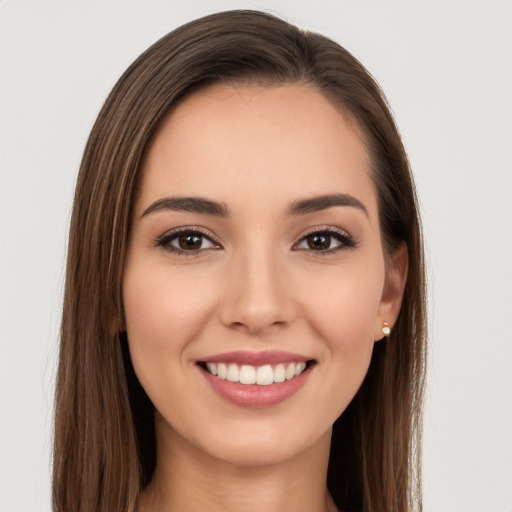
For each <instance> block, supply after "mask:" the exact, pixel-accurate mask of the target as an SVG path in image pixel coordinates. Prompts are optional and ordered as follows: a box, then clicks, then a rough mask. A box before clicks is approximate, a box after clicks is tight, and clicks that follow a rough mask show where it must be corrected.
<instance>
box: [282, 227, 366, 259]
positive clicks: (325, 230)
mask: <svg viewBox="0 0 512 512" xmlns="http://www.w3.org/2000/svg"><path fill="white" fill-rule="evenodd" d="M315 234H325V235H328V236H331V237H333V238H335V239H336V240H338V242H340V244H339V245H338V246H337V247H333V248H332V249H326V250H324V251H315V250H313V249H306V248H304V249H301V248H297V246H298V245H299V244H300V243H301V242H303V241H304V240H305V239H306V238H307V237H308V236H311V235H315ZM357 243H358V242H357V240H355V239H354V237H353V236H352V235H351V234H350V233H349V232H348V231H346V230H345V229H342V228H339V227H336V226H329V225H321V226H312V227H310V228H308V229H307V230H306V231H304V232H303V233H302V234H301V235H300V237H299V239H298V241H297V242H296V243H295V244H294V245H293V248H292V249H293V250H296V251H306V252H311V253H316V255H322V254H330V253H334V252H337V251H342V250H347V249H353V248H354V247H356V246H357Z"/></svg>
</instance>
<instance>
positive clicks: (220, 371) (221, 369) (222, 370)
mask: <svg viewBox="0 0 512 512" xmlns="http://www.w3.org/2000/svg"><path fill="white" fill-rule="evenodd" d="M227 372H228V371H227V368H226V365H225V364H224V363H219V364H218V365H217V375H218V376H219V378H221V379H225V378H226V374H227Z"/></svg>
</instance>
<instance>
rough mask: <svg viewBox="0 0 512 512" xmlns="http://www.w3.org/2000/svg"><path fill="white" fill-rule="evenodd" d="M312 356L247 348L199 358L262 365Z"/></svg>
mask: <svg viewBox="0 0 512 512" xmlns="http://www.w3.org/2000/svg"><path fill="white" fill-rule="evenodd" d="M311 359H312V358H311V357H307V356H303V355H300V354H294V353H292V352H285V351H283V350H265V351H262V352H251V351H248V350H234V351H231V352H223V353H221V354H215V355H212V356H208V357H205V358H204V359H200V360H199V362H203V363H237V364H247V365H250V366H263V365H266V364H279V363H300V362H303V361H304V362H306V361H310V360H311Z"/></svg>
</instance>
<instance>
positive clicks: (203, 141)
mask: <svg viewBox="0 0 512 512" xmlns="http://www.w3.org/2000/svg"><path fill="white" fill-rule="evenodd" d="M141 170H142V173H143V175H142V187H141V191H140V192H141V195H140V199H141V201H142V204H139V205H138V207H137V210H140V209H143V208H144V204H146V206H147V203H148V202H150V201H152V200H153V201H154V200H155V199H158V198H159V197H164V196H166V195H173V196H176V195H186V196H201V197H202V196H208V197H213V198H214V199H216V200H220V201H223V202H226V203H227V204H231V203H236V201H237V199H240V200H242V201H243V200H244V199H247V196H250V197H251V198H255V197H259V198H260V199H261V200H264V202H265V203H269V202H270V201H271V200H272V199H275V200H276V201H286V200H294V199H296V198H297V197H305V196H314V195H321V194H331V193H351V194H353V195H355V196H356V197H358V198H359V199H360V200H362V201H363V202H365V204H366V203H367V204H366V206H367V208H368V209H369V210H372V209H373V208H374V207H375V208H376V200H375V191H374V185H373V182H372V180H371V179H370V177H369V158H368V154H367V151H366V148H365V145H364V143H363V141H362V138H361V136H360V134H359V131H358V130H357V129H356V127H355V124H354V123H353V122H352V121H351V119H350V118H349V117H348V116H347V114H346V113H344V112H343V111H342V110H341V109H340V108H337V107H335V106H334V105H333V104H332V103H331V102H330V101H329V100H328V99H327V98H325V97H324V96H323V95H321V94H320V93H319V92H317V91H316V90H315V89H314V88H312V87H309V86H307V85H284V86H276V87H259V86H245V85H244V86H228V85H214V86H211V87H209V88H207V89H204V90H202V91H200V92H198V93H195V94H193V95H191V96H190V97H187V98H186V99H185V100H183V101H182V102H180V103H179V104H178V105H177V106H176V107H175V108H174V109H173V110H172V112H170V113H169V114H168V115H167V117H166V118H165V119H164V121H163V122H162V123H161V125H160V127H159V129H158V130H157V132H156V134H155V135H154V137H153V139H152V140H151V142H150V144H149V146H148V148H147V151H146V155H145V159H144V162H143V166H142V169H141Z"/></svg>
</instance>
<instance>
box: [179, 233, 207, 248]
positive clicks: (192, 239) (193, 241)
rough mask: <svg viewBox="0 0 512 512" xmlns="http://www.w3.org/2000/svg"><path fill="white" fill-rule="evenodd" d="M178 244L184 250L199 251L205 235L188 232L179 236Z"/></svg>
mask: <svg viewBox="0 0 512 512" xmlns="http://www.w3.org/2000/svg"><path fill="white" fill-rule="evenodd" d="M177 240H178V245H179V247H180V249H183V250H184V251H197V250H199V249H201V245H202V244H203V237H202V236H199V235H195V234H192V233H191V234H186V235H181V236H179V237H178V239H177Z"/></svg>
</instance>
